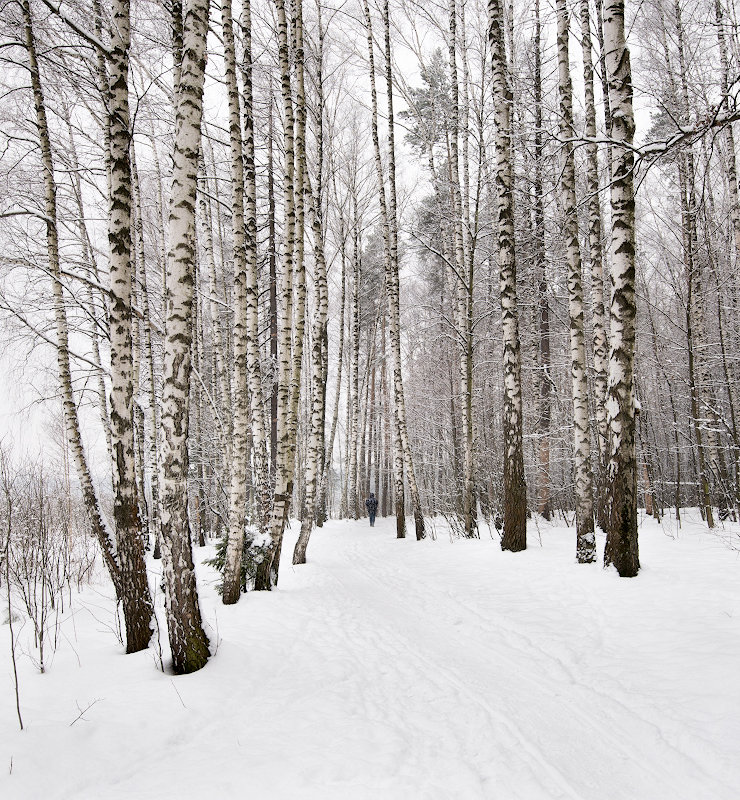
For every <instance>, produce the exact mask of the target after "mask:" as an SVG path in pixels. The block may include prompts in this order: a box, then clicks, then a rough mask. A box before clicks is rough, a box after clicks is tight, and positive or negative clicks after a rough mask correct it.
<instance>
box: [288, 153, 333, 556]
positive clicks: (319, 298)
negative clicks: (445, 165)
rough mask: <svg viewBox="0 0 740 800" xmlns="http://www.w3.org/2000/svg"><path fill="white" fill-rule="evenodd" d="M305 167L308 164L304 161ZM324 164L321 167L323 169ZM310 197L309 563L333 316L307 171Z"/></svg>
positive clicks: (299, 552)
mask: <svg viewBox="0 0 740 800" xmlns="http://www.w3.org/2000/svg"><path fill="white" fill-rule="evenodd" d="M304 168H305V164H304ZM320 169H321V167H320V166H319V170H320ZM306 200H307V203H308V206H309V217H310V220H311V227H312V229H313V240H314V261H315V275H316V277H315V294H316V304H317V305H316V314H315V317H314V322H313V329H312V336H311V343H312V344H311V348H312V349H311V387H310V388H311V418H310V433H309V441H308V452H307V459H306V509H305V513H304V516H303V520H302V523H301V532H300V535H299V537H298V541H297V542H296V545H295V549H294V551H293V563H294V564H305V563H306V549H307V548H308V542H309V538H310V536H311V529H312V528H313V523H314V520H315V518H316V512H317V484H318V482H319V480H320V474H321V467H322V458H323V448H324V437H323V431H324V422H325V416H326V414H325V409H324V402H325V384H324V352H323V350H324V342H325V340H326V325H327V321H328V317H329V288H328V285H327V279H326V261H325V259H324V231H323V228H322V223H321V216H320V214H319V211H318V206H319V203H320V197H319V198H315V197H314V196H313V193H312V190H311V183H310V180H309V179H308V172H306Z"/></svg>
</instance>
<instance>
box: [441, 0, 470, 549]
mask: <svg viewBox="0 0 740 800" xmlns="http://www.w3.org/2000/svg"><path fill="white" fill-rule="evenodd" d="M448 16H449V40H448V50H449V61H450V83H451V90H452V108H451V120H450V158H449V162H450V178H451V180H450V188H451V192H450V193H451V201H452V202H451V205H452V221H453V229H454V252H455V273H456V281H455V295H456V298H455V299H456V306H457V318H458V321H457V324H458V328H459V335H460V336H461V337H462V343H461V347H460V352H459V377H458V383H459V386H460V395H461V403H460V405H461V410H462V427H463V491H462V514H463V530H464V535H465V536H466V537H467V538H472V537H473V536H475V533H476V529H475V517H474V508H473V503H474V495H473V404H472V390H473V374H472V373H473V369H472V368H473V358H472V357H473V353H472V344H473V342H472V324H471V323H472V308H470V301H471V299H472V298H471V295H472V286H471V285H469V284H468V281H469V280H470V279H472V275H471V276H468V275H467V268H466V266H467V260H466V255H465V236H464V232H463V222H464V219H463V217H464V213H463V197H462V191H461V188H460V166H459V162H460V146H459V138H460V130H459V129H460V124H459V116H460V101H459V90H458V75H457V3H456V0H450V2H449V13H448ZM465 127H467V126H465ZM467 199H468V198H467V193H466V197H465V203H466V206H467ZM465 222H466V223H467V224H466V226H465V227H466V229H467V230H468V232H469V231H470V220H469V219H467V220H465Z"/></svg>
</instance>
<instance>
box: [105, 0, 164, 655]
mask: <svg viewBox="0 0 740 800" xmlns="http://www.w3.org/2000/svg"><path fill="white" fill-rule="evenodd" d="M112 16H113V20H112V25H111V40H110V51H111V52H110V57H109V59H108V81H109V83H108V86H109V90H108V104H109V120H110V121H109V128H110V198H109V203H110V205H109V215H108V246H109V259H108V262H109V263H108V267H109V271H110V298H111V303H110V322H109V326H110V354H111V394H110V412H111V413H110V418H111V435H112V445H113V519H114V522H115V530H116V549H117V553H118V564H119V568H120V574H121V593H122V601H123V615H124V618H125V620H126V650H127V652H129V653H134V652H137V651H139V650H143V649H144V648H145V647H146V646H147V645H148V644H149V639H150V638H151V635H152V630H151V618H152V611H153V606H152V600H151V596H150V594H149V584H148V582H147V575H146V563H145V561H144V543H143V539H142V530H141V519H140V517H139V502H138V498H137V491H136V455H135V445H134V425H133V421H134V420H133V412H134V383H133V351H132V314H131V290H132V278H133V258H132V246H131V245H132V225H131V160H130V146H131V136H130V132H129V102H128V52H129V44H130V37H131V31H130V19H129V3H128V0H114V2H113V4H112Z"/></svg>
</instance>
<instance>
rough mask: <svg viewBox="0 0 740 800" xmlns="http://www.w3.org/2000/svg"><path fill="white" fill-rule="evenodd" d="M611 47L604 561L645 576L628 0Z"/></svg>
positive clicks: (619, 9)
mask: <svg viewBox="0 0 740 800" xmlns="http://www.w3.org/2000/svg"><path fill="white" fill-rule="evenodd" d="M603 18H604V47H605V52H606V66H607V72H608V78H609V93H610V100H611V103H612V109H613V116H612V129H611V135H612V139H613V140H614V142H615V144H614V145H613V146H612V165H611V174H612V183H611V215H612V237H611V247H610V250H611V253H610V255H611V265H610V266H611V269H610V274H611V285H612V294H611V310H610V322H611V327H610V337H609V340H610V346H611V349H610V353H609V386H608V394H607V416H608V419H609V465H608V468H607V486H608V508H609V517H608V529H607V532H606V534H607V538H606V547H605V551H604V563H605V564H606V565H609V564H614V566H615V567H616V568H617V571H618V572H619V574H620V575H621V576H622V577H633V576H635V575H637V572H638V570H639V568H640V561H639V554H638V546H637V493H636V487H637V464H636V459H635V400H634V357H635V313H636V305H635V196H634V185H633V176H632V171H633V166H634V155H633V152H632V149H631V146H632V142H633V138H634V133H635V118H634V112H633V108H632V72H631V67H630V55H629V50H628V49H627V43H626V40H625V30H624V0H606V2H605V3H604V7H603Z"/></svg>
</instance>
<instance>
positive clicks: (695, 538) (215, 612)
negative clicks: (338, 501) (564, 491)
mask: <svg viewBox="0 0 740 800" xmlns="http://www.w3.org/2000/svg"><path fill="white" fill-rule="evenodd" d="M297 529H298V526H297V525H296V524H295V523H294V525H293V529H292V531H289V533H288V535H287V539H286V542H285V545H284V548H283V554H284V558H283V564H282V567H281V578H280V588H279V589H278V590H276V591H274V592H272V593H252V594H249V595H248V596H245V597H242V599H241V601H240V602H239V603H238V604H237V605H236V606H232V607H228V608H227V607H224V606H222V605H221V604H220V601H219V599H218V597H217V595H216V593H215V590H214V583H215V575H214V573H213V571H212V570H210V569H208V568H205V567H203V568H202V569H201V568H199V574H200V578H199V585H200V590H201V599H202V607H203V611H204V617H205V619H206V620H207V621H208V624H209V625H210V627H211V631H210V635H211V638H212V644H213V645H214V647H215V646H216V645H217V646H218V651H217V653H216V656H215V657H214V658H212V659H211V661H210V662H209V664H208V666H207V667H206V668H205V669H204V670H201V671H200V672H199V673H196V674H194V675H190V676H184V677H178V678H174V677H172V676H171V675H168V674H163V673H161V672H158V671H157V670H156V669H155V665H154V655H153V654H154V651H153V650H151V649H150V651H148V652H145V653H140V654H136V655H134V656H126V657H124V656H122V655H121V654H120V652H121V649H120V646H119V647H118V650H116V646H115V642H114V640H113V637H112V634H111V631H110V630H109V626H110V625H111V620H112V608H111V603H110V601H107V602H106V600H105V597H101V595H100V591H101V590H100V588H97V589H96V588H93V587H91V588H90V589H87V590H85V592H83V594H82V595H80V596H79V597H78V598H74V597H73V604H74V610H73V612H70V613H69V614H68V615H67V617H66V618H65V619H64V621H63V623H62V630H63V631H64V636H65V637H66V638H67V640H68V643H69V646H67V644H66V643H63V644H61V645H60V647H59V649H58V651H57V653H56V654H55V656H54V660H53V663H52V664H51V666H50V668H49V671H48V673H47V674H45V675H38V674H35V673H34V670H33V666H32V664H31V663H30V660H29V659H28V658H22V659H21V662H20V665H19V666H20V683H21V706H22V711H23V713H24V721H25V723H26V725H27V730H26V731H24V732H18V731H17V722H16V720H15V712H14V698H13V696H12V675H11V672H10V664H9V659H8V658H7V653H8V650H9V646H8V632H7V631H8V629H7V626H2V627H1V628H0V647H2V648H3V650H2V651H0V658H2V659H3V661H2V662H0V663H2V664H3V668H2V672H1V673H0V679H3V684H2V685H3V687H4V688H3V690H2V692H0V759H2V760H0V771H1V772H2V774H0V797H2V798H23V799H24V800H25V798H29V799H30V798H45V799H46V798H60V799H61V798H91V799H93V798H95V799H97V798H100V799H102V800H107V799H108V798H110V800H119V798H137V800H138V799H139V798H142V799H144V798H159V799H161V798H170V797H172V798H174V797H177V798H191V797H192V798H201V797H203V796H206V797H218V798H220V797H236V796H239V797H247V798H252V797H255V798H256V797H264V798H291V799H292V798H317V800H319V799H321V800H323V798H327V800H329V799H333V798H337V800H338V799H339V798H352V799H354V798H357V799H358V800H364V798H380V799H383V798H390V799H393V798H399V799H400V798H404V800H405V799H406V798H412V799H413V798H423V799H424V800H427V799H428V800H445V798H464V799H467V798H470V799H471V800H476V799H477V798H482V799H483V800H487V799H488V798H491V799H492V800H493V799H496V800H499V799H500V800H517V799H518V798H521V799H522V800H550V799H551V798H552V800H561V799H562V800H641V799H644V800H662V799H663V798H665V800H683V799H684V798H686V800H689V798H691V800H702V799H703V798H707V800H736V798H738V797H740V766H738V764H737V760H736V752H737V748H738V745H740V688H739V687H738V685H737V684H738V681H737V679H736V672H737V664H738V663H739V662H740V631H738V622H737V619H736V618H735V614H737V615H738V617H740V591H739V590H738V581H737V577H738V570H739V569H740V563H739V562H738V560H737V558H736V553H734V552H732V551H731V550H729V549H727V548H726V547H725V546H723V545H722V544H721V543H720V542H719V540H718V538H717V537H714V536H712V535H711V534H708V533H706V532H705V531H702V529H701V526H699V525H693V526H691V525H686V526H685V527H684V530H683V531H682V532H681V534H680V536H679V537H678V538H676V539H673V538H669V537H668V536H666V535H665V533H664V532H663V530H661V528H660V527H659V526H657V525H656V524H655V523H654V522H652V521H649V522H647V523H646V524H645V526H644V528H643V530H642V531H641V541H640V546H641V558H642V562H643V570H642V572H641V573H640V576H639V577H638V578H637V579H632V580H622V579H619V578H618V577H617V576H616V573H614V572H612V571H606V572H605V571H604V570H603V569H601V567H599V566H598V565H595V564H594V565H577V564H575V563H574V558H573V554H574V550H575V532H574V531H572V530H567V529H562V528H551V527H550V526H542V531H541V534H542V535H541V540H542V546H540V543H539V542H538V540H537V536H536V532H535V531H534V530H532V531H531V533H530V549H529V550H527V551H526V552H524V553H519V554H511V553H502V552H501V551H500V550H499V547H498V542H497V541H495V540H491V539H490V538H484V539H482V540H480V541H459V540H458V541H455V542H450V541H448V540H447V539H438V540H437V541H424V542H416V541H413V540H411V539H407V540H401V541H399V540H396V539H395V538H394V531H395V527H394V521H393V520H379V521H378V524H377V525H376V527H375V528H373V529H370V528H368V527H367V523H366V522H358V523H354V522H349V523H348V522H339V521H334V522H331V523H329V524H327V525H326V526H325V527H324V528H323V529H319V530H317V531H315V532H314V535H313V538H312V541H311V545H310V547H309V563H308V564H307V565H305V566H301V567H293V566H292V565H291V564H290V556H291V554H292V546H293V539H294V537H295V535H296V534H297ZM442 530H443V529H442ZM600 545H601V546H602V547H603V539H600ZM208 552H210V550H208V551H198V556H199V558H200V559H201V560H202V559H203V558H204V557H207V554H208ZM152 567H153V569H156V562H152ZM102 591H103V593H105V591H106V590H105V589H103V590H102ZM158 606H159V616H160V627H161V631H162V635H164V634H165V631H166V627H165V625H164V620H163V618H162V616H161V614H162V612H161V597H160V598H159V603H158ZM27 633H28V630H27V629H26V630H25V631H24V632H22V633H21V635H22V636H25V635H27ZM72 645H74V649H73V648H72ZM78 659H79V662H78ZM94 700H96V701H97V702H96V703H95V704H94V705H92V706H91V707H90V708H89V709H88V710H87V711H86V712H85V713H84V715H83V716H82V718H80V719H79V720H77V721H75V722H74V723H73V720H74V719H75V717H77V715H78V714H79V712H80V711H81V710H82V709H84V708H85V707H86V706H87V705H88V704H89V703H90V702H92V701H94ZM11 758H12V772H11V770H10V762H11Z"/></svg>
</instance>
